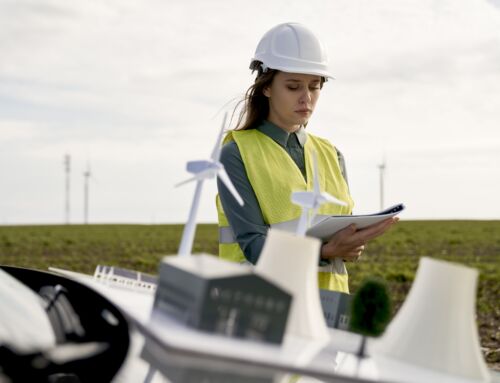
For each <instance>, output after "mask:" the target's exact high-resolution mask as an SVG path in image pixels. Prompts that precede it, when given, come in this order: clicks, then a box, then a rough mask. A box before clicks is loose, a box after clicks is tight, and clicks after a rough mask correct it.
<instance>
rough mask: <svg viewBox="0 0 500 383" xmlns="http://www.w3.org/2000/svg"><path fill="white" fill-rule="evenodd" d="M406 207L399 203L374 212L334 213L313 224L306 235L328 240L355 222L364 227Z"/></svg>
mask: <svg viewBox="0 0 500 383" xmlns="http://www.w3.org/2000/svg"><path fill="white" fill-rule="evenodd" d="M404 209H405V205H404V204H402V203H399V204H396V205H393V206H391V207H388V208H387V209H384V210H382V211H380V212H378V213H373V214H362V215H332V216H330V217H327V218H324V219H322V220H321V221H319V222H317V223H315V224H313V226H311V227H310V228H309V230H307V232H306V235H307V236H309V237H315V238H319V239H321V240H327V239H328V238H330V237H331V236H332V235H333V234H335V233H336V232H337V231H339V230H342V229H344V228H346V227H347V226H349V225H351V224H353V223H354V224H355V225H356V227H357V228H358V229H363V228H365V227H368V226H370V225H373V224H374V223H377V222H380V221H383V220H384V219H387V218H389V217H394V216H396V215H398V214H399V213H401V212H402V211H403V210H404Z"/></svg>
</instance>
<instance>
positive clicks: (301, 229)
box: [292, 152, 347, 235]
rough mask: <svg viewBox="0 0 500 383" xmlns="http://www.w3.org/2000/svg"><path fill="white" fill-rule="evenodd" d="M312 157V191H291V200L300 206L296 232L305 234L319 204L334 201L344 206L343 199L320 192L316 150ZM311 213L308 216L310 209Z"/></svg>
mask: <svg viewBox="0 0 500 383" xmlns="http://www.w3.org/2000/svg"><path fill="white" fill-rule="evenodd" d="M312 159H313V186H314V187H313V191H297V192H293V193H292V202H293V203H295V204H296V205H299V206H301V207H302V214H301V216H300V220H299V224H298V226H297V231H296V233H297V234H298V235H305V234H306V231H307V229H308V228H309V223H310V222H311V221H312V219H313V218H314V216H315V215H316V212H317V211H318V209H319V208H320V206H321V205H323V204H325V203H334V204H336V205H341V206H346V205H347V204H346V203H345V202H344V201H341V200H339V199H337V198H335V197H334V196H332V195H331V194H328V193H327V192H322V191H321V188H320V186H319V173H318V162H317V157H316V152H313V153H312ZM311 209H312V211H313V213H312V215H311V216H310V210H311Z"/></svg>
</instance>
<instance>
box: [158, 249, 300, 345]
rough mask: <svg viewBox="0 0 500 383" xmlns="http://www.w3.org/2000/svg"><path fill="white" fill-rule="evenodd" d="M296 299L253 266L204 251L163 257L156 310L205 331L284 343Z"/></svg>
mask: <svg viewBox="0 0 500 383" xmlns="http://www.w3.org/2000/svg"><path fill="white" fill-rule="evenodd" d="M291 299H292V298H291V295H290V294H288V293H287V292H285V291H284V290H282V289H280V288H279V287H277V286H276V285H274V284H273V283H271V282H269V281H267V280H266V279H264V278H263V277H261V276H258V275H256V274H254V273H253V271H252V269H251V268H250V267H246V266H243V265H240V264H236V263H231V262H227V261H223V260H221V259H219V258H216V257H214V256H210V255H206V254H201V255H196V256H192V257H165V258H164V259H163V261H162V262H161V265H160V280H159V285H158V288H157V290H156V296H155V302H154V310H155V311H156V312H158V311H160V312H161V313H163V314H166V315H168V316H170V317H173V318H175V319H177V320H179V321H181V322H182V323H184V324H186V325H187V326H190V327H193V328H197V329H200V330H204V331H208V332H213V333H217V334H222V335H226V336H230V337H238V338H247V339H255V340H261V341H266V342H272V343H281V341H282V338H283V335H284V332H285V328H286V323H287V318H288V312H289V310H290V305H291Z"/></svg>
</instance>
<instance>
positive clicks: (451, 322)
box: [369, 257, 491, 382]
mask: <svg viewBox="0 0 500 383" xmlns="http://www.w3.org/2000/svg"><path fill="white" fill-rule="evenodd" d="M477 275H478V272H477V270H475V269H472V268H469V267H466V266H463V265H459V264H455V263H450V262H446V261H441V260H436V259H431V258H427V257H422V258H421V259H420V264H419V268H418V270H417V274H416V276H415V281H414V282H413V285H412V287H411V290H410V292H409V294H408V297H407V298H406V300H405V302H404V304H403V306H402V307H401V309H400V310H399V312H398V313H397V315H396V317H395V318H394V319H393V321H392V322H391V323H390V324H389V326H388V328H387V330H386V332H385V333H384V335H383V336H382V338H380V339H379V340H374V341H373V342H372V344H371V347H370V348H369V353H370V355H372V356H373V357H374V358H376V357H377V355H382V356H386V357H390V358H393V359H396V360H399V361H402V362H405V363H408V364H410V365H414V366H420V367H424V368H427V369H431V370H435V371H438V372H441V373H444V374H450V375H453V376H455V377H457V378H462V379H471V380H475V381H480V382H489V381H490V379H491V377H490V374H489V372H488V369H487V366H486V364H485V362H484V359H483V356H482V353H481V348H480V343H479V337H478V333H477V326H476V320H475V303H476V285H477ZM402 380H404V379H402Z"/></svg>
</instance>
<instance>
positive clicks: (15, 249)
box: [0, 221, 500, 369]
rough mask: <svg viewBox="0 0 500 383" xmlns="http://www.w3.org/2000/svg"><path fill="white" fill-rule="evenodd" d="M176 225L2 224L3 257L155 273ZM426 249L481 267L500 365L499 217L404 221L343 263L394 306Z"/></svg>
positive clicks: (486, 314)
mask: <svg viewBox="0 0 500 383" xmlns="http://www.w3.org/2000/svg"><path fill="white" fill-rule="evenodd" d="M181 234H182V226H181V225H88V226H82V225H70V226H0V264H3V265H15V266H22V267H29V268H35V269H41V270H46V269H47V267H48V266H54V267H60V268H65V269H70V270H73V271H79V272H84V273H89V274H91V273H93V271H94V268H95V266H96V265H97V264H104V265H114V266H120V267H125V268H129V269H134V270H139V271H144V272H148V273H154V274H156V271H157V268H158V264H159V262H160V260H161V258H162V257H163V256H166V255H170V254H175V253H176V251H177V247H178V244H179V241H180V237H181ZM193 251H194V252H195V253H198V252H207V253H210V254H217V226H216V225H199V226H198V230H197V234H196V241H195V245H194V249H193ZM422 256H428V257H433V258H439V259H444V260H448V261H453V262H459V263H461V264H464V265H467V266H470V267H474V268H476V269H478V270H479V272H480V277H479V285H478V295H477V297H478V299H477V320H478V327H479V332H480V336H481V345H482V347H483V351H484V353H485V356H486V359H487V361H488V362H489V364H490V366H493V367H494V368H495V369H498V366H500V350H499V349H500V304H499V302H500V221H401V222H399V223H398V224H397V226H396V227H395V228H393V229H391V231H390V232H388V233H387V234H385V235H384V236H382V237H381V238H379V239H377V240H374V241H372V242H370V243H369V244H368V246H367V249H366V251H365V253H364V255H363V257H362V260H361V261H359V262H357V263H352V264H349V265H348V270H349V273H350V287H351V292H355V291H356V288H357V287H358V286H359V284H360V283H361V282H362V280H363V279H364V278H366V277H368V276H379V277H381V278H383V279H385V280H386V281H387V284H388V286H389V290H390V293H391V296H392V301H393V312H396V311H397V310H398V309H399V307H400V306H401V303H402V302H403V300H404V298H405V296H406V294H407V292H408V290H409V288H410V286H411V283H412V281H413V278H414V275H415V271H416V269H417V265H418V261H419V258H420V257H422Z"/></svg>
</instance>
